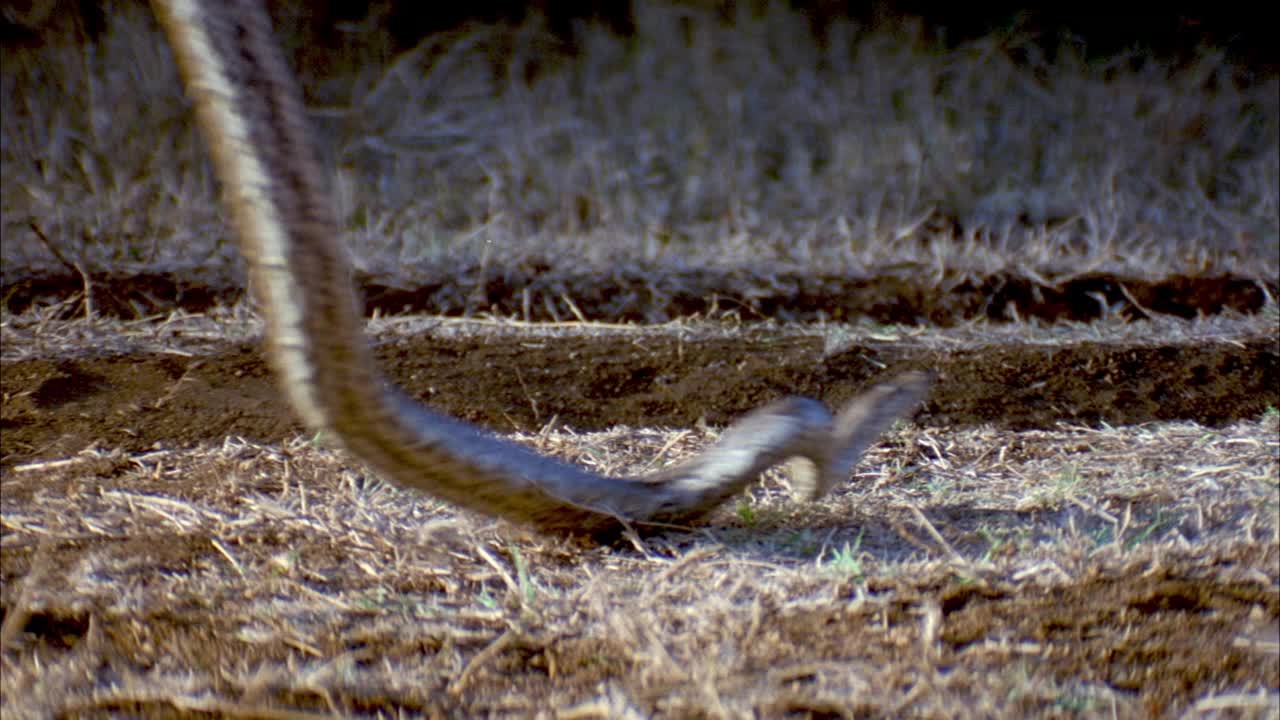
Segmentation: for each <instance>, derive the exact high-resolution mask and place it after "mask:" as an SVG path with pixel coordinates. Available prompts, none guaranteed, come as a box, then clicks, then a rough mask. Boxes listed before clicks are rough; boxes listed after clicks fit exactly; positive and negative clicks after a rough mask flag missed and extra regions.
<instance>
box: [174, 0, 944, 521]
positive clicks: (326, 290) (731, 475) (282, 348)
mask: <svg viewBox="0 0 1280 720" xmlns="http://www.w3.org/2000/svg"><path fill="white" fill-rule="evenodd" d="M155 7H156V10H157V15H158V16H159V18H160V20H161V24H162V25H163V26H164V28H165V31H166V33H167V34H168V37H169V41H170V44H171V45H172V46H173V49H174V52H175V55H176V57H177V60H178V65H179V69H180V71H181V73H182V76H183V79H184V82H185V84H186V87H187V91H188V93H189V95H190V96H191V97H192V98H193V100H194V102H195V106H196V111H197V114H198V117H199V123H200V126H201V129H202V131H203V136H204V139H205V141H206V144H207V145H208V146H209V149H210V152H211V154H212V156H213V161H214V169H215V172H216V174H217V176H218V178H219V180H220V181H221V183H222V185H223V192H224V199H225V201H226V203H227V206H228V208H229V210H230V213H231V217H232V220H233V223H234V227H235V230H236V233H237V235H238V236H239V240H240V244H241V249H242V251H243V253H244V255H245V257H246V258H247V260H248V265H249V272H250V274H251V276H252V281H253V285H254V286H255V288H256V291H257V294H258V299H259V302H260V304H261V307H262V312H263V315H264V318H265V323H266V336H267V346H268V351H269V356H270V359H271V362H272V365H273V367H274V368H275V370H276V373H277V374H278V376H279V378H280V381H281V384H282V386H283V388H284V390H285V392H286V394H287V395H288V398H289V400H290V402H291V404H292V405H293V407H294V409H295V410H296V411H297V413H298V414H299V415H300V416H301V417H302V419H303V420H304V421H305V422H306V424H307V425H308V426H310V427H312V428H314V429H317V430H324V431H326V432H329V433H331V434H332V435H333V436H335V437H337V438H338V439H339V440H340V442H341V443H342V445H343V446H344V447H345V448H346V449H347V451H348V452H350V453H351V454H352V455H354V456H355V457H357V458H359V459H360V460H362V461H363V462H364V463H366V464H367V465H368V466H370V467H371V468H372V469H374V470H375V471H376V472H378V473H379V474H381V475H382V476H383V477H386V478H389V479H392V480H394V481H396V482H398V483H400V484H403V485H407V486H411V487H415V488H418V489H420V490H423V491H425V492H427V493H430V494H431V495H434V496H437V497H439V498H443V499H445V500H448V501H450V502H452V503H455V504H457V505H459V506H462V507H466V508H470V509H472V510H476V511H480V512H483V513H487V514H490V515H494V516H500V517H504V518H508V519H511V520H514V521H517V522H523V523H527V524H529V525H532V526H534V527H537V528H540V529H543V530H547V531H552V532H566V533H590V532H595V531H598V530H603V529H606V528H613V527H617V526H618V524H619V523H628V524H640V525H649V524H670V523H677V524H685V523H689V522H691V521H694V520H697V519H698V518H700V517H701V516H703V515H705V514H706V513H708V512H709V511H711V510H713V509H714V508H716V507H717V506H718V505H720V504H721V503H722V502H724V501H725V500H727V499H729V498H730V497H732V496H734V495H735V494H736V493H738V492H739V491H741V490H742V489H743V488H744V487H745V486H746V485H747V484H748V483H750V482H751V481H752V480H754V479H755V478H757V477H758V475H759V474H760V472H762V471H763V470H765V469H766V468H768V467H770V466H772V465H774V464H776V463H778V462H781V461H783V460H786V459H788V458H792V457H800V458H804V459H807V460H808V461H809V462H808V463H803V464H801V467H804V468H807V472H806V473H804V475H805V477H803V478H801V480H802V481H803V483H804V484H805V485H807V491H808V494H809V495H810V496H814V497H816V496H818V495H821V494H822V493H823V492H825V491H826V490H827V489H828V488H830V487H831V486H832V485H833V484H834V483H837V482H843V481H845V480H847V479H848V477H849V474H850V472H851V470H852V467H853V465H854V463H856V462H857V460H858V457H859V456H860V455H861V454H862V452H863V450H865V449H866V447H867V446H868V445H870V444H871V443H872V442H874V441H875V439H876V437H878V436H879V435H880V433H882V432H883V431H884V430H885V429H886V428H887V427H888V426H889V424H891V423H892V422H893V420H894V419H896V418H898V417H900V416H901V415H903V414H904V413H906V412H907V411H908V410H910V409H911V408H913V407H914V406H915V405H916V404H917V403H918V402H919V401H920V400H921V398H922V397H923V395H924V394H925V391H926V389H927V387H928V378H927V376H926V375H925V374H924V373H918V372H911V373H906V374H903V375H900V376H898V377H896V378H894V379H893V380H891V381H889V382H887V383H884V384H881V385H877V386H875V387H874V388H872V389H871V390H870V391H869V392H867V393H866V394H864V395H862V396H861V397H858V398H855V399H854V400H853V401H852V402H850V403H849V404H848V405H846V406H845V407H844V408H842V409H841V410H840V412H839V413H838V414H836V415H835V416H833V415H832V414H831V413H830V412H829V411H828V410H827V409H826V407H825V406H823V405H822V404H821V403H819V402H818V401H816V400H811V399H808V398H802V397H789V398H784V399H782V400H778V401H776V402H773V403H771V404H769V405H766V406H764V407H761V408H759V409H757V410H755V411H753V412H751V413H749V414H747V415H746V416H744V417H743V418H741V419H739V420H738V421H737V422H736V423H735V424H733V425H732V426H730V427H729V428H728V429H727V430H726V431H725V432H724V433H723V434H722V436H721V437H720V439H719V440H718V442H716V443H715V444H714V445H713V446H712V447H711V448H709V449H708V450H706V451H705V452H704V453H702V454H701V455H699V456H696V457H694V458H692V459H690V460H688V461H685V462H683V463H681V464H678V465H676V466H675V467H672V468H668V469H664V470H662V471H660V472H657V473H655V474H652V475H649V476H645V477H640V478H615V477H606V476H601V475H597V474H595V473H592V472H590V471H588V470H586V469H584V468H580V467H577V466H574V465H571V464H567V463H563V462H560V461H558V460H555V459H553V458H550V457H546V456H543V455H539V454H537V453H535V452H533V451H531V450H529V449H527V448H524V447H522V446H519V445H516V444H513V443H510V442H506V441H504V440H501V439H499V438H497V437H494V436H491V435H489V434H487V433H485V432H483V431H481V430H480V429H478V428H475V427H473V426H471V425H469V424H467V423H464V422H462V421H459V420H456V419H454V418H451V417H447V416H444V415H441V414H438V413H436V412H434V411H432V410H430V409H428V408H426V407H424V406H423V405H421V404H419V403H417V402H416V401H414V400H412V399H411V398H409V397H408V396H406V395H405V394H404V393H403V392H401V391H400V390H399V389H397V388H395V387H394V386H392V385H391V384H390V383H389V382H387V381H386V380H385V379H384V377H383V376H382V374H381V373H380V372H379V370H378V369H377V367H376V365H375V363H374V359H373V354H372V350H371V349H370V346H369V343H368V341H367V340H366V339H365V337H364V335H363V321H362V317H361V314H360V310H359V305H358V304H357V302H356V295H355V290H354V287H353V283H352V279H351V271H350V264H349V262H348V258H347V254H346V249H345V247H344V246H343V245H342V243H341V241H340V239H339V232H338V227H339V225H338V222H337V218H336V217H335V215H334V211H333V203H332V201H331V199H330V197H329V196H328V194H327V189H326V187H325V184H324V180H323V176H322V169H321V167H320V165H319V163H318V161H317V159H316V154H315V150H314V147H313V146H312V145H311V142H310V139H309V137H308V134H307V129H306V120H305V117H304V110H303V105H302V100H301V93H300V91H299V89H298V86H297V84H296V82H295V80H294V78H293V76H292V74H291V73H290V71H289V69H288V67H287V65H286V64H285V61H284V59H283V55H282V53H281V51H280V50H279V48H278V46H277V45H276V42H275V40H274V37H273V35H272V30H271V22H270V19H269V18H268V16H267V14H266V11H265V9H264V8H263V7H262V6H261V5H260V4H259V2H258V1H257V0H225V1H224V0H206V1H203V2H202V1H201V0H155Z"/></svg>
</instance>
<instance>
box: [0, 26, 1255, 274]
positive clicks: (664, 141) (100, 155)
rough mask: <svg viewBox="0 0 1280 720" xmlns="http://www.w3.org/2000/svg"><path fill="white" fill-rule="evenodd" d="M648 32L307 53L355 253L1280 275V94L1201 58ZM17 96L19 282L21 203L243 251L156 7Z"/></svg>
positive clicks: (134, 237) (137, 242)
mask: <svg viewBox="0 0 1280 720" xmlns="http://www.w3.org/2000/svg"><path fill="white" fill-rule="evenodd" d="M637 24H638V32H637V35H636V37H635V38H633V39H630V40H625V41H624V40H621V39H618V38H616V37H614V36H611V35H609V34H608V33H606V32H604V31H603V30H600V29H596V28H593V27H587V28H586V29H585V30H584V31H583V32H582V33H581V36H580V40H581V42H580V45H581V55H580V56H579V57H578V58H576V59H573V60H561V61H548V60H547V57H548V55H547V53H546V52H545V51H546V46H547V45H548V44H549V41H548V39H547V38H546V36H545V31H544V30H543V29H542V27H541V25H540V24H538V23H537V22H536V21H534V22H530V23H529V24H528V25H526V26H524V27H521V28H519V29H517V30H516V31H515V32H504V31H500V30H499V29H497V28H485V27H473V28H471V29H469V30H467V31H465V32H462V33H459V34H454V35H442V36H436V37H432V38H430V39H428V40H426V41H424V42H423V43H422V44H421V45H420V46H419V47H417V48H416V49H414V50H412V51H410V52H408V53H405V54H403V55H400V56H397V57H394V58H384V57H379V56H378V52H377V50H376V49H377V48H378V47H382V46H384V45H385V42H386V41H385V38H381V36H380V35H378V34H377V31H373V35H372V36H371V37H364V36H360V37H359V38H358V39H359V42H356V40H355V39H353V42H352V47H350V48H347V49H346V50H344V51H334V53H335V54H336V57H329V56H326V58H325V59H326V61H327V62H326V65H325V70H326V71H327V72H326V73H325V74H324V75H323V76H321V77H312V74H311V73H308V72H306V70H307V68H305V67H304V69H303V70H304V79H305V80H306V84H307V86H308V91H309V93H310V94H311V96H312V101H313V107H314V109H315V113H314V119H315V122H316V125H317V126H318V127H319V128H320V131H321V132H320V135H321V136H322V138H323V140H324V149H325V151H326V154H327V156H328V159H329V162H330V163H331V167H333V168H334V175H333V183H334V186H335V188H336V190H337V193H338V196H339V198H340V203H341V207H342V209H343V214H344V216H345V217H346V218H347V221H348V230H349V232H348V240H349V244H350V245H351V246H352V247H353V248H354V249H355V252H356V257H357V260H358V262H359V263H360V264H361V265H362V266H363V267H366V268H368V269H370V270H372V271H375V272H392V273H394V274H396V275H402V276H403V275H408V276H409V277H412V276H413V274H414V273H415V272H417V271H419V270H420V269H424V268H425V269H435V270H438V269H439V268H441V267H446V268H447V267H448V266H449V265H450V264H452V263H457V262H463V261H466V262H477V261H484V262H491V263H494V264H499V265H504V266H510V265H514V264H520V263H531V262H537V263H541V264H546V265H548V266H551V267H565V266H570V267H578V266H581V267H583V268H584V269H586V270H590V269H593V268H608V269H610V270H616V268H617V267H618V266H619V265H622V264H631V263H635V264H638V265H640V266H642V267H646V268H650V269H654V268H661V267H663V266H672V265H674V266H677V267H678V266H683V265H686V264H688V263H697V264H701V265H708V264H710V265H717V264H720V265H729V266H732V267H743V266H751V267H758V268H766V269H768V270H770V271H773V272H777V271H780V270H783V269H789V268H796V269H802V270H803V269H808V270H813V269H822V270H824V271H832V270H841V269H842V270H846V271H849V272H853V273H870V272H874V271H875V269H877V268H879V267H883V266H885V265H890V264H893V263H897V262H902V261H904V260H910V261H914V262H921V261H923V264H925V265H927V266H931V267H942V268H948V269H955V270H959V271H963V272H993V271H996V270H1001V269H1009V268H1013V269H1018V270H1029V271H1033V272H1036V273H1039V274H1041V275H1046V276H1056V275H1060V274H1063V273H1073V274H1074V273H1079V272H1081V271H1084V270H1088V269H1101V270H1109V271H1116V272H1121V273H1123V274H1128V275H1136V276H1152V275H1154V276H1160V275H1164V274H1168V273H1171V272H1189V273H1202V272H1223V271H1232V272H1240V273H1242V274H1244V275H1246V276H1249V277H1259V278H1266V279H1270V278H1272V277H1274V276H1275V274H1276V272H1277V259H1276V258H1277V257H1280V238H1278V236H1277V235H1278V234H1277V230H1276V227H1277V218H1280V210H1278V207H1277V199H1276V198H1277V197H1280V187H1278V186H1277V183H1278V182H1280V181H1278V180H1277V178H1278V177H1280V149H1278V142H1280V141H1278V140H1277V137H1278V136H1280V100H1277V97H1280V85H1278V81H1277V78H1276V77H1274V76H1269V77H1254V76H1250V75H1249V74H1248V73H1247V72H1245V71H1242V70H1239V69H1238V68H1234V67H1232V66H1230V65H1229V64H1226V63H1225V62H1224V61H1223V57H1222V56H1221V55H1220V54H1215V53H1214V52H1212V51H1211V50H1206V51H1205V52H1204V54H1203V55H1202V56H1201V57H1200V58H1199V59H1198V61H1196V62H1192V63H1188V64H1181V65H1178V66H1172V65H1170V64H1168V63H1163V62H1161V61H1159V60H1156V59H1151V58H1144V57H1141V56H1134V57H1118V58H1115V59H1114V60H1112V61H1109V62H1101V63H1092V64H1086V63H1084V62H1083V61H1080V60H1078V59H1076V57H1075V56H1074V54H1073V52H1072V51H1071V49H1070V48H1063V49H1061V50H1060V51H1059V52H1058V53H1057V54H1056V56H1055V59H1054V60H1053V61H1052V62H1050V61H1048V60H1047V59H1045V57H1044V56H1043V55H1042V54H1041V53H1040V51H1038V50H1037V49H1036V47H1035V46H1034V44H1033V43H1032V42H1031V41H1030V40H1029V39H1028V38H1025V37H1021V36H1019V35H1017V34H1016V33H1015V34H1009V35H1005V36H1000V35H997V36H992V37H990V38H988V39H986V40H983V41H980V42H975V43H971V44H968V45H965V46H963V47H961V48H959V49H957V50H955V51H952V52H939V51H937V50H936V49H932V48H930V47H929V46H928V45H927V44H926V43H925V42H924V40H923V39H922V37H921V36H920V33H919V31H918V29H915V28H914V27H913V26H911V25H905V26H891V25H886V26H884V27H865V26H857V25H837V26H833V27H831V28H829V30H828V34H827V36H828V43H827V45H826V47H825V48H823V49H819V48H818V47H817V46H815V44H814V43H813V42H812V41H811V39H810V36H809V34H808V30H807V27H806V25H805V22H804V19H803V17H802V16H800V15H798V14H795V13H791V12H789V11H786V10H784V9H782V8H780V7H776V6H775V7H773V8H772V9H770V10H768V11H767V12H766V13H765V14H763V15H761V16H752V15H747V14H744V15H743V16H742V17H739V18H737V20H736V22H734V23H729V24H725V23H722V22H720V21H719V20H718V19H717V18H715V17H714V16H713V15H711V14H704V13H702V12H699V11H696V10H694V9H691V8H683V7H681V8H677V7H669V6H665V5H661V4H659V5H650V4H640V6H639V7H638V10H637ZM287 32H288V31H287V30H286V33H287ZM380 38H381V44H380V42H379V41H380ZM293 42H294V43H296V42H297V41H296V40H295V41H293ZM344 52H345V53H346V54H347V55H349V58H348V57H346V56H345V55H344V54H343V53H344ZM304 56H305V54H304ZM312 57H314V54H313V55H312ZM494 58H504V59H505V61H503V62H495V60H494ZM1015 58H1016V61H1015ZM335 68H337V69H336V70H335ZM529 77H532V78H533V79H532V80H531V81H528V82H526V78H529ZM3 93H4V102H5V108H4V110H5V122H4V124H3V126H2V127H0V138H3V143H2V145H0V169H2V170H3V176H4V179H5V186H6V191H5V193H4V196H3V206H2V207H0V215H2V217H3V226H2V234H0V238H2V239H3V241H4V242H3V245H4V251H3V252H4V259H5V269H4V272H5V276H6V280H8V279H10V278H11V277H12V275H13V274H14V273H18V272H23V271H25V270H26V269H27V268H30V267H32V266H36V267H45V266H50V265H56V263H55V261H54V259H53V258H52V257H51V255H50V253H49V251H48V249H47V248H46V247H45V245H44V244H42V243H40V242H39V241H38V238H37V237H36V236H35V234H34V233H33V232H32V231H31V230H30V228H29V224H30V223H32V222H36V223H38V224H39V225H40V226H42V227H43V229H44V231H45V233H46V234H47V235H48V236H49V237H50V238H51V239H52V240H53V242H54V243H55V244H57V245H59V246H60V247H61V251H62V253H63V254H64V255H65V256H67V257H68V258H70V259H72V260H74V261H77V262H79V263H81V264H82V265H83V266H84V267H85V268H87V269H89V270H93V269H101V268H104V267H105V268H111V269H115V270H120V269H141V268H145V269H155V268H157V267H160V268H172V267H191V266H196V267H199V268H201V269H202V270H203V272H206V273H217V272H225V271H226V269H227V267H228V264H229V263H230V258H232V257H233V255H234V253H233V252H232V251H231V250H230V247H229V243H228V242H227V238H228V233H227V229H226V227H225V225H224V223H223V220H222V218H221V213H220V211H219V209H218V208H217V206H216V205H215V203H214V200H215V197H214V191H213V182H212V180H211V177H210V175H209V173H208V172H207V170H206V169H205V164H204V160H203V156H202V154H201V150H200V145H199V143H198V142H197V141H196V139H195V137H194V133H193V130H192V128H191V123H190V111H189V108H188V107H187V106H186V105H185V104H184V103H183V102H182V99H181V97H182V96H181V93H180V92H179V91H178V89H177V82H176V78H175V76H174V73H173V71H172V70H171V68H170V62H169V58H168V56H167V51H166V46H165V44H164V42H163V39H162V38H161V36H160V35H159V33H158V31H157V30H156V29H155V27H154V23H153V22H152V21H151V19H150V18H149V16H147V15H144V14H142V13H140V12H138V11H136V10H125V11H123V12H122V13H121V15H120V16H119V17H115V18H113V22H112V23H111V25H110V31H109V32H108V33H107V34H106V36H105V37H104V38H103V41H102V43H101V44H100V45H99V46H97V47H94V48H85V47H80V46H77V45H74V44H71V43H67V44H64V45H56V44H50V45H48V46H45V47H42V48H39V49H37V50H8V51H6V57H5V64H4V70H3ZM957 230H958V231H959V232H958V236H957V232H956V231H957Z"/></svg>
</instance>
